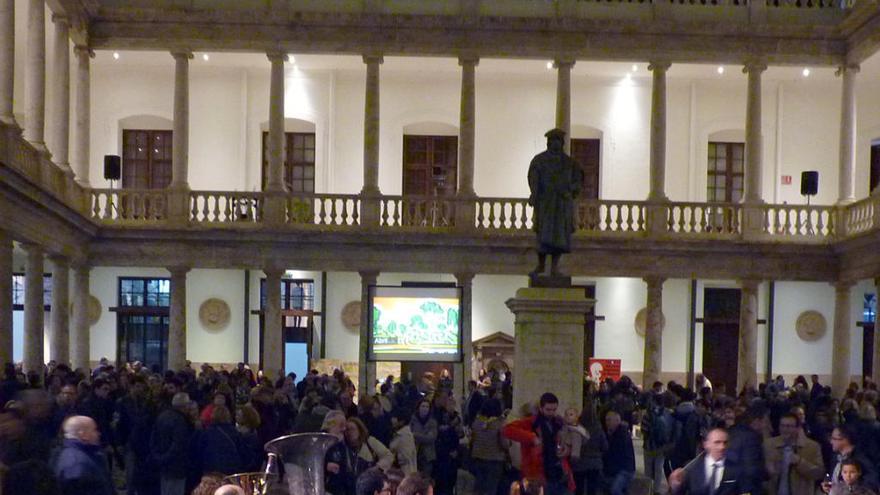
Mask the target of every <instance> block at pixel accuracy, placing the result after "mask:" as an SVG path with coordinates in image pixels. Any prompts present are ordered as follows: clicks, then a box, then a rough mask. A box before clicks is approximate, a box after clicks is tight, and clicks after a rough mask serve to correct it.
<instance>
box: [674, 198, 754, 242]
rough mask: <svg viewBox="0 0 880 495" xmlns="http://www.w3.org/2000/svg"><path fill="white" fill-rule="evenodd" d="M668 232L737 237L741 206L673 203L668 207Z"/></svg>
mask: <svg viewBox="0 0 880 495" xmlns="http://www.w3.org/2000/svg"><path fill="white" fill-rule="evenodd" d="M668 230H669V232H675V233H677V234H690V235H703V236H710V235H711V236H713V237H719V236H738V235H740V234H741V233H742V205H741V204H736V203H694V202H674V203H670V205H669V215H668Z"/></svg>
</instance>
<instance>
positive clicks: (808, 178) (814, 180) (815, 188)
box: [801, 170, 819, 196]
mask: <svg viewBox="0 0 880 495" xmlns="http://www.w3.org/2000/svg"><path fill="white" fill-rule="evenodd" d="M818 192H819V172H816V171H815V170H812V171H808V172H801V196H815V195H816V194H817V193H818Z"/></svg>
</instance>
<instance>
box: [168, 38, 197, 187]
mask: <svg viewBox="0 0 880 495" xmlns="http://www.w3.org/2000/svg"><path fill="white" fill-rule="evenodd" d="M171 56H173V57H174V128H173V135H172V137H171V140H172V144H171V147H172V151H171V154H172V162H171V188H172V189H177V190H184V191H189V176H188V174H189V61H190V59H191V58H193V55H192V53H190V52H172V53H171Z"/></svg>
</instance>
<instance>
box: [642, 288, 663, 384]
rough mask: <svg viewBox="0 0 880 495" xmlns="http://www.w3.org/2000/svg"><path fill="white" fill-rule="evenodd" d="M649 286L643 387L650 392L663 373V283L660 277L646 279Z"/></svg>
mask: <svg viewBox="0 0 880 495" xmlns="http://www.w3.org/2000/svg"><path fill="white" fill-rule="evenodd" d="M644 280H645V283H646V284H647V285H648V292H647V293H648V297H647V303H646V308H647V318H646V322H645V360H644V372H643V374H642V387H643V389H644V390H649V389H650V388H651V386H652V385H653V384H654V382H656V381H658V380H660V374H661V373H662V372H663V282H664V280H665V279H662V278H659V277H647V278H645V279H644Z"/></svg>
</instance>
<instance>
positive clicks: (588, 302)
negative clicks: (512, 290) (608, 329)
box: [507, 287, 595, 416]
mask: <svg viewBox="0 0 880 495" xmlns="http://www.w3.org/2000/svg"><path fill="white" fill-rule="evenodd" d="M594 304H595V301H594V300H592V299H587V298H586V297H585V296H584V289H582V288H543V287H540V288H539V287H530V288H522V289H519V290H518V291H516V297H514V298H512V299H508V300H507V307H508V308H510V310H511V311H512V312H513V314H514V315H515V316H516V325H515V326H516V339H515V353H516V354H515V358H514V359H515V361H514V367H513V415H514V416H519V415H520V412H519V411H520V408H521V406H522V405H523V404H525V403H527V402H531V403H536V402H537V401H538V399H539V398H540V397H541V394H543V393H544V392H553V393H554V394H556V396H557V397H559V407H560V411H559V412H560V414H562V413H563V412H564V409H565V408H566V407H569V406H574V407H576V408H577V409H578V411H580V410H581V408H582V403H583V384H584V325H585V323H586V315H587V313H588V312H589V311H590V309H592V308H593V305H594Z"/></svg>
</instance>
